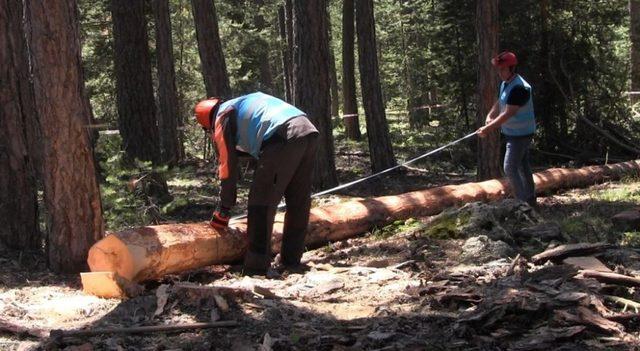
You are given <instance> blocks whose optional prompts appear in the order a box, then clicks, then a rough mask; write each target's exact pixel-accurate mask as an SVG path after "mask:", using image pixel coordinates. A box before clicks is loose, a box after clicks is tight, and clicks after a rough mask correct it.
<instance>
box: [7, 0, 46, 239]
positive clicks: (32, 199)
mask: <svg viewBox="0 0 640 351" xmlns="http://www.w3.org/2000/svg"><path fill="white" fill-rule="evenodd" d="M23 18H24V17H23V13H22V2H21V1H11V0H0V82H2V84H0V242H2V243H3V244H4V245H6V246H8V247H10V248H14V249H28V250H31V249H37V248H39V247H40V235H39V234H40V233H39V228H38V199H37V195H38V189H37V182H36V164H35V162H34V157H33V153H32V152H31V151H32V150H31V146H33V145H35V144H37V143H38V142H39V140H40V138H35V137H34V135H33V134H32V133H29V130H30V127H29V126H33V125H35V124H37V115H36V110H35V107H34V103H35V101H34V95H33V86H32V85H31V83H30V82H29V65H28V63H29V59H28V56H27V46H26V43H25V39H24V35H23V33H24V32H23V23H22V19H23ZM33 130H37V129H36V128H33Z"/></svg>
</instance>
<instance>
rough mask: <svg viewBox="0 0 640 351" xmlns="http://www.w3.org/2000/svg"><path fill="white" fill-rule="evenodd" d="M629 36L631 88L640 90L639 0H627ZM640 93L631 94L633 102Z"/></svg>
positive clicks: (637, 98)
mask: <svg viewBox="0 0 640 351" xmlns="http://www.w3.org/2000/svg"><path fill="white" fill-rule="evenodd" d="M629 37H630V39H631V90H632V91H640V0H629ZM639 96H640V95H631V97H632V100H631V101H633V102H636V101H638V100H639V99H640V98H639Z"/></svg>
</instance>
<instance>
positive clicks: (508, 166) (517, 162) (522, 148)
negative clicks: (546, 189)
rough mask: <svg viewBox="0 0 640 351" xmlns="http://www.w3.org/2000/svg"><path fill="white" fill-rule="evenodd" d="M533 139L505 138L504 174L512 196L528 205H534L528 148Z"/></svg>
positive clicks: (533, 189)
mask: <svg viewBox="0 0 640 351" xmlns="http://www.w3.org/2000/svg"><path fill="white" fill-rule="evenodd" d="M532 139H533V137H507V150H506V153H505V155H504V173H505V174H506V175H507V178H508V179H509V183H510V184H511V188H512V191H513V195H514V196H515V197H516V198H517V199H518V200H521V201H525V202H528V203H529V204H530V205H532V206H533V205H535V203H536V189H535V184H534V182H533V173H532V172H531V166H530V164H529V146H530V145H531V141H532Z"/></svg>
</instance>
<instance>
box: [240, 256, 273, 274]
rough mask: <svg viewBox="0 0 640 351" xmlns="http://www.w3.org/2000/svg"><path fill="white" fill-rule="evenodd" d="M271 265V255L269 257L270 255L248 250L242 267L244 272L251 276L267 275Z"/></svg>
mask: <svg viewBox="0 0 640 351" xmlns="http://www.w3.org/2000/svg"><path fill="white" fill-rule="evenodd" d="M270 266H271V257H269V255H264V254H258V253H255V252H251V251H247V254H246V255H245V256H244V267H243V269H242V274H243V275H250V276H252V275H264V276H266V275H267V271H268V270H269V267H270Z"/></svg>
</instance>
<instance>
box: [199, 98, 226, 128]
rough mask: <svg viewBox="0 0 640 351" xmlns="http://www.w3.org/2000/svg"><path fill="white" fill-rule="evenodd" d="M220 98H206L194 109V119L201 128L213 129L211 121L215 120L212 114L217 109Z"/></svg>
mask: <svg viewBox="0 0 640 351" xmlns="http://www.w3.org/2000/svg"><path fill="white" fill-rule="evenodd" d="M221 101H222V100H221V99H220V98H208V99H206V100H202V101H200V102H199V103H198V104H197V105H196V107H195V109H194V110H195V113H196V119H197V120H198V123H200V125H201V126H202V127H203V128H206V129H211V128H213V120H214V119H215V115H214V113H215V112H216V110H217V109H218V106H219V105H220V102H221Z"/></svg>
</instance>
